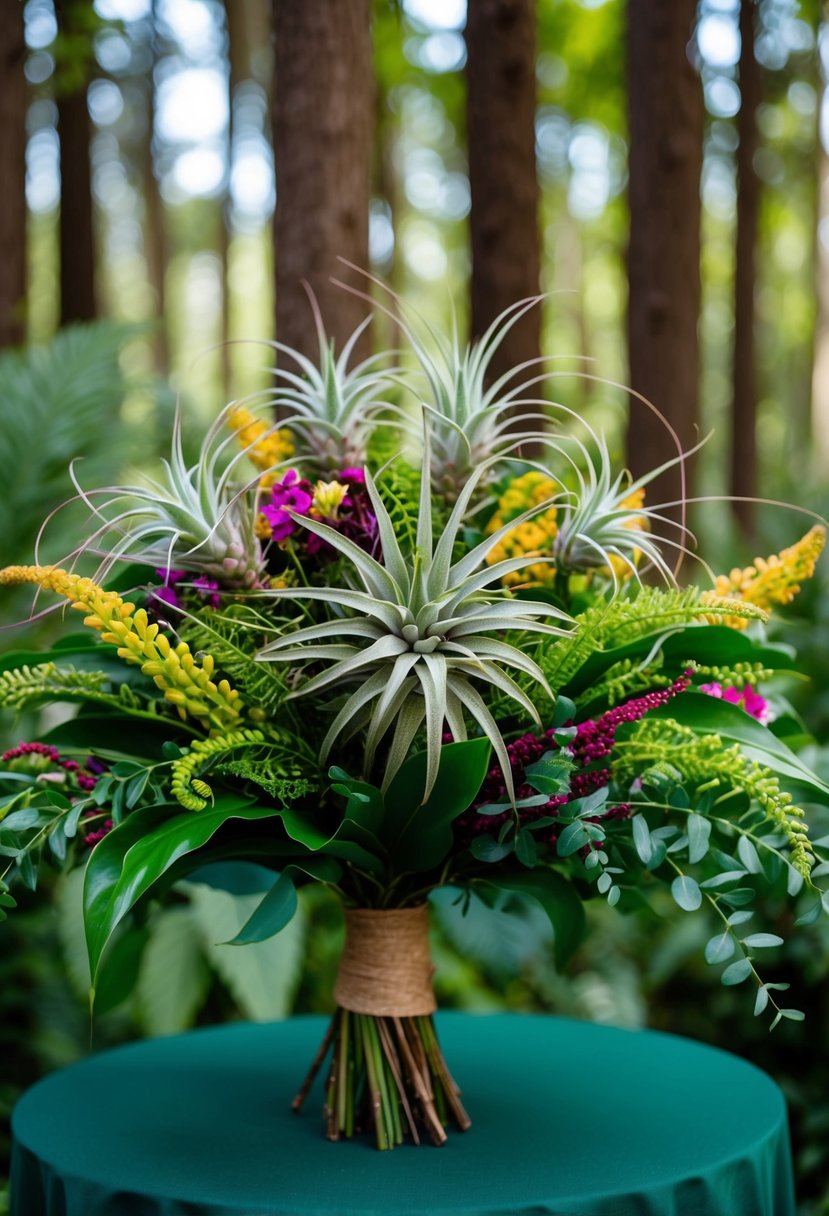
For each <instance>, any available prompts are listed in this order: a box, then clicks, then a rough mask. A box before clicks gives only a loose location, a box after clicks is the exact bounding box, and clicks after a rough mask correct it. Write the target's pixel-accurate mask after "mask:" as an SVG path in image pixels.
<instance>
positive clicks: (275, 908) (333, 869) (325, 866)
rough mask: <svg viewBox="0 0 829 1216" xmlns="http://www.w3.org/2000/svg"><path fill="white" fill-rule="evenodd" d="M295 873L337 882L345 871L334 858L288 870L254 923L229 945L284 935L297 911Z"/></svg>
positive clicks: (262, 905)
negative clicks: (342, 870) (286, 927)
mask: <svg viewBox="0 0 829 1216" xmlns="http://www.w3.org/2000/svg"><path fill="white" fill-rule="evenodd" d="M295 873H305V874H308V875H310V876H311V877H313V878H315V879H317V880H318V881H323V882H336V881H337V879H338V878H339V877H340V873H341V871H340V867H339V866H338V865H337V863H336V861H334V859H333V858H331V857H319V858H310V859H308V860H307V861H304V862H301V863H300V864H298V865H296V866H287V867H286V868H285V870H283V872H282V873H281V874H280V875H279V876H278V878H277V879H276V882H275V883H274V884H273V886H272V887H271V889H270V890H269V891H268V893H267V894H266V895H265V897H264V899H263V900H262V902H261V903H260V904H259V905H258V906H257V908H256V911H255V912H254V913H253V915H252V916H251V918H250V920H248V921H247V922H246V923H245V924H244V925H243V926H242V928H241V929H240V930H239V932H238V933H237V934H236V936H235V937H234V938H231V940H230V941H229V942H228V943H227V945H229V946H244V945H248V944H249V943H250V942H263V941H266V940H267V939H268V938H269V937H275V936H276V934H277V933H281V932H282V930H283V929H284V928H285V926H286V925H287V924H288V923H289V921H291V920H293V917H294V915H295V913H296V910H297V898H296V888H295V887H294V884H293V881H292V878H291V875H292V874H295Z"/></svg>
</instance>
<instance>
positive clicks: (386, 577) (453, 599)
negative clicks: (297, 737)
mask: <svg viewBox="0 0 829 1216" xmlns="http://www.w3.org/2000/svg"><path fill="white" fill-rule="evenodd" d="M428 458H429V440H428V436H427V438H426V441H425V461H424V468H428ZM487 471H488V470H487V469H486V467H482V468H479V469H478V470H476V471H475V472H474V473H473V474H472V475H471V477H469V479H468V480H467V481H466V483H465V484H464V485H463V487H462V489H461V491H460V493H459V495H458V498H457V501H456V503H455V506H454V508H453V510H452V513H451V516H450V518H449V521H448V523H447V525H446V527H445V529H444V531H443V532H442V534H441V536H440V538H439V539H437V541H435V538H434V537H433V534H432V504H431V488H430V484H429V478H428V477H427V476H424V477H423V478H422V480H421V490H420V502H419V517H418V525H417V537H416V545H415V549H414V552H413V554H412V555H411V556H409V555H408V554H406V553H404V551H403V550H402V549H401V547H400V545H399V543H398V540H397V537H396V535H395V532H394V528H393V526H392V521H391V518H390V516H389V513H388V511H387V510H386V507H385V505H384V503H383V500H382V498H381V497H380V495H379V493H378V490H377V487H376V485H375V483H374V480H373V479H372V477H371V474H370V473H369V472H368V471H366V487H367V490H368V493H369V495H370V498H371V502H372V506H373V509H374V512H375V514H376V517H377V524H378V532H379V538H380V546H381V551H382V561H376V560H375V559H374V558H372V557H370V556H369V555H368V554H366V553H365V552H364V551H363V550H362V549H360V548H359V547H358V546H357V545H355V544H354V543H353V542H352V541H350V540H348V539H347V538H346V537H344V536H342V535H341V534H340V533H338V532H336V531H335V530H334V529H332V528H330V527H328V526H327V525H326V524H323V523H320V522H319V521H318V520H315V519H308V518H304V517H303V518H300V517H297V522H298V523H301V524H302V525H303V526H304V527H306V528H308V529H309V530H310V531H311V532H314V533H315V534H316V535H317V536H319V537H320V538H321V539H323V540H325V541H327V542H328V544H330V545H331V547H332V548H333V549H335V550H336V551H337V553H338V554H339V555H340V556H341V557H342V558H343V559H344V561H345V563H346V564H347V567H348V568H349V574H350V575H351V577H350V579H349V581H348V582H347V583H345V584H344V585H342V586H330V587H286V588H280V589H278V590H273V591H269V592H267V593H263V594H267V595H270V596H277V597H290V598H292V599H295V600H303V599H304V600H319V601H321V602H322V603H324V604H325V605H326V607H327V608H328V609H329V610H330V612H331V617H330V619H329V620H327V621H323V622H322V623H319V624H314V625H310V626H307V627H305V628H302V629H299V630H297V631H296V632H295V633H292V634H291V635H290V636H288V637H283V638H279V639H278V640H277V641H275V642H272V643H270V644H269V645H267V646H266V647H264V648H263V649H262V650H260V651H259V653H258V655H257V657H258V658H259V659H260V660H263V661H266V662H282V663H291V664H299V663H303V664H304V663H317V662H319V661H326V662H329V663H330V666H328V667H326V669H325V670H324V671H322V672H319V673H317V674H315V675H313V676H312V677H311V678H310V679H309V680H307V681H306V682H305V684H304V685H302V686H301V687H300V688H297V689H295V690H294V691H293V692H292V693H291V694H290V697H303V696H309V695H313V694H315V693H320V692H323V691H324V690H327V689H331V690H335V691H337V692H339V691H340V690H341V689H343V687H344V686H347V685H350V684H356V687H355V688H354V689H353V690H352V691H350V692H349V693H348V695H347V697H346V700H345V703H344V704H343V705H342V707H341V708H340V709H339V711H338V712H337V714H336V716H335V718H334V720H333V722H332V723H331V726H330V729H329V730H328V733H327V735H326V737H325V739H324V740H323V744H322V748H321V757H320V758H321V760H322V761H323V762H324V761H325V759H326V758H327V756H328V754H329V752H330V751H331V749H332V747H333V746H334V744H335V743H342V742H343V741H344V740H346V739H348V738H350V737H352V736H353V735H354V734H356V733H357V732H358V731H359V730H360V729H362V728H364V727H365V729H366V738H365V754H364V772H365V773H366V775H367V774H368V773H369V772H370V771H371V768H372V765H373V763H374V758H375V754H376V752H377V749H378V747H379V745H380V743H381V741H382V740H383V739H384V738H385V736H386V735H387V733H388V732H389V731H390V730H391V729H392V727H393V728H394V730H393V734H392V739H391V744H390V747H389V751H388V756H387V760H386V765H385V774H384V781H383V786H384V788H386V787H387V786H388V784H389V782H390V781H391V779H392V777H393V776H394V774H395V772H396V771H397V769H398V768H399V767H400V765H401V764H402V762H403V760H404V759H405V758H406V755H407V753H408V751H409V749H410V747H411V745H412V743H413V742H414V740H415V736H416V735H417V733H418V731H419V730H420V728H421V726H424V725H425V739H426V753H427V766H426V767H427V776H426V789H425V793H424V798H425V797H428V795H429V793H430V791H431V789H432V787H433V785H434V782H435V779H436V777H437V773H438V766H439V763H440V750H441V743H442V737H443V732H444V730H445V729H446V728H447V727H448V729H449V731H450V732H451V734H452V736H453V737H454V738H455V739H456V740H463V739H466V738H467V725H466V715H467V714H468V715H469V717H470V718H471V719H472V721H473V722H474V723H475V725H476V727H478V728H479V729H480V731H481V732H482V733H483V734H484V735H485V736H486V737H487V738H488V739H489V741H490V743H491V744H492V747H493V750H494V752H495V755H496V756H497V758H498V761H499V762H500V765H501V768H502V770H503V774H504V779H505V782H506V785H507V790H508V793H509V797H510V799H511V800H514V797H515V793H514V790H513V787H512V779H511V772H510V764H509V758H508V755H507V749H506V745H505V743H504V740H503V738H502V736H501V733H500V731H499V729H498V726H497V724H496V722H495V719H494V718H493V716H492V714H491V713H490V711H489V709H488V708H487V705H486V703H485V700H484V698H483V696H482V695H481V692H480V691H479V689H480V686H481V685H488V686H490V687H494V688H495V689H497V690H498V692H499V693H501V694H504V695H506V696H507V697H509V698H511V699H512V700H513V701H515V702H517V703H518V704H519V705H520V706H521V708H522V709H523V710H524V711H525V712H526V713H527V714H528V715H529V716H530V717H531V718H532V720H533V721H534V722H536V723H537V724H538V725H541V723H540V721H539V716H538V712H537V710H536V709H535V706H534V705H533V703H532V701H531V700H530V699H529V697H528V696H527V695H526V693H525V692H524V691H523V690H522V689H521V688H520V687H519V686H518V684H517V683H516V681H515V680H514V679H513V678H512V677H511V676H510V675H509V674H508V671H507V670H506V669H508V668H512V669H513V670H514V671H517V672H521V673H522V674H523V675H525V676H529V677H530V679H531V680H534V681H536V682H537V683H538V684H539V685H540V686H541V688H542V689H543V691H544V694H545V696H546V697H549V698H552V696H553V694H552V692H551V690H550V688H549V687H548V685H547V682H546V680H545V678H544V675H543V673H542V671H541V669H540V668H539V667H538V665H537V664H536V663H535V662H533V660H532V659H531V658H529V656H528V655H526V654H524V653H523V652H522V650H521V649H519V646H518V645H514V644H512V643H510V642H508V641H506V640H505V639H504V636H503V635H504V634H505V633H513V634H516V633H517V634H520V633H536V634H539V633H542V634H547V635H553V636H562V635H564V634H567V633H569V632H570V629H571V628H572V627H573V624H574V623H573V621H572V619H571V618H570V617H568V616H567V615H566V613H563V612H561V611H559V610H558V609H557V608H554V607H552V606H551V605H550V604H547V603H540V602H536V601H532V600H520V599H516V598H513V596H511V595H510V594H509V593H508V592H505V591H503V590H502V589H500V588H498V583H499V580H500V579H501V578H502V577H503V575H505V574H508V573H510V572H511V571H516V570H520V569H521V568H522V567H524V566H526V565H527V560H528V559H527V558H526V557H522V558H511V559H508V560H505V561H500V562H496V563H495V564H493V565H491V566H487V565H486V558H487V555H488V553H489V552H490V550H491V549H492V548H493V547H494V546H495V545H497V544H498V543H499V542H500V541H501V540H502V538H503V536H504V535H505V533H506V532H507V531H508V530H509V529H510V528H513V527H515V525H516V523H521V522H523V520H525V519H529V518H531V517H532V516H533V515H534V514H536V513H537V512H538V511H542V510H545V509H546V508H547V507H549V506H550V502H545V503H541V504H539V505H538V506H536V507H534V508H532V509H531V510H529V511H526V512H525V513H524V514H523V515H522V516H520V517H519V518H518V520H512V521H510V523H509V525H508V526H507V527H505V528H502V529H500V530H499V531H498V532H496V533H494V534H493V535H492V536H489V537H487V538H486V540H484V541H482V542H481V543H480V544H479V545H477V546H476V547H475V548H473V549H472V550H470V552H468V553H467V554H466V555H465V556H463V557H461V558H459V559H458V560H457V561H454V560H453V550H454V548H455V542H456V540H457V538H458V536H459V533H460V531H461V528H462V527H463V524H464V516H465V514H466V512H467V510H468V508H469V504H470V501H471V499H472V497H473V495H474V493H475V490H476V488H477V486H478V483H479V482H480V480H481V478H482V477H483V476H484V475H485V474H486V472H487ZM542 618H547V619H546V620H545V619H542ZM549 618H556V619H557V620H558V622H559V623H558V624H556V625H553V624H550V623H549Z"/></svg>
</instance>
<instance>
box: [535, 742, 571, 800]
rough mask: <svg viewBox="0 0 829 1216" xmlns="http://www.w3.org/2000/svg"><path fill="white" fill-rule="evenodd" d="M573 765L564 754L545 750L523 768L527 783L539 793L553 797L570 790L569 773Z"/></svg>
mask: <svg viewBox="0 0 829 1216" xmlns="http://www.w3.org/2000/svg"><path fill="white" fill-rule="evenodd" d="M574 768H575V765H574V764H573V761H572V760H569V759H568V758H567V757H566V756H561V755H559V754H557V753H556V752H547V753H546V754H545V755H543V756H542V757H541V759H540V760H536V762H535V764H530V765H529V766H528V767H527V768H526V769H525V770H524V776H525V778H526V781H527V784H528V785H531V786H532V788H533V789H534V790H538V791H539V792H540V793H543V794H548V795H549V796H550V797H554V796H556V795H558V794H567V793H569V792H570V774H571V773H572V771H573V769H574Z"/></svg>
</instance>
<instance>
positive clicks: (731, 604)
mask: <svg viewBox="0 0 829 1216" xmlns="http://www.w3.org/2000/svg"><path fill="white" fill-rule="evenodd" d="M735 615H740V616H741V617H742V619H744V620H746V621H748V620H759V621H765V620H768V616H767V614H766V613H765V612H763V611H762V609H758V608H756V607H755V605H753V604H746V603H743V602H742V601H739V600H732V599H727V598H721V597H718V596H714V595H712V594H711V593H710V592H704V591H700V590H699V588H697V587H688V588H686V589H684V590H680V589H679V588H674V587H639V588H638V590H637V592H636V594H634V595H630V596H629V595H619V596H617V597H616V598H615V599H612V600H610V601H609V602H608V603H604V604H595V605H593V606H592V607H590V608H588V609H587V610H586V611H585V612H582V613H581V614H580V615H579V616H577V617H576V621H577V622H578V628H577V629H576V630H575V631H574V632H573V633H571V634H570V635H569V636H568V637H563V638H559V639H557V640H556V641H555V642H554V643H553V644H552V645H550V646H547V647H546V649H545V651H544V654H543V656H542V658H541V659H540V660H539V663H540V666H541V669H542V671H543V672H544V674H545V676H546V677H547V680H548V682H549V684H550V686H551V687H552V688H563V687H564V686H565V685H566V684H567V683H569V681H570V680H571V679H572V678H573V676H574V675H575V674H576V672H577V671H578V670H579V668H580V667H581V666H582V665H583V664H584V663H585V662H586V661H587V659H589V658H590V656H591V655H592V654H595V653H596V651H600V650H613V649H614V648H615V647H617V646H624V645H626V644H627V643H628V642H635V641H637V640H638V639H639V638H644V637H649V636H650V635H651V634H657V633H661V632H663V631H664V630H668V629H677V628H681V627H682V626H683V625H694V624H700V625H701V624H704V623H706V622H710V621H711V620H712V618H713V619H719V618H722V619H723V620H725V619H726V618H729V617H733V616H735Z"/></svg>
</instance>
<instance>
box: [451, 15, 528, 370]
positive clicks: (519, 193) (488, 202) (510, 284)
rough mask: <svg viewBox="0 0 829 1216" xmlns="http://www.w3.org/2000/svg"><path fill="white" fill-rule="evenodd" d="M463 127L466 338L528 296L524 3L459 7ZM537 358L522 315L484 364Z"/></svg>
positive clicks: (500, 365)
mask: <svg viewBox="0 0 829 1216" xmlns="http://www.w3.org/2000/svg"><path fill="white" fill-rule="evenodd" d="M466 49H467V60H466V80H467V127H468V144H469V187H470V193H471V211H470V231H471V240H472V281H471V297H472V298H471V306H472V315H471V333H472V337H474V338H477V337H480V336H481V334H482V333H484V331H485V330H486V329H487V327H488V326H489V324H490V322H492V321H493V320H494V319H495V317H497V316H498V314H499V313H501V312H503V310H504V309H505V308H507V307H508V306H509V305H510V304H514V303H515V302H516V301H517V300H522V299H526V298H527V297H528V296H534V295H537V294H538V290H539V273H540V236H539V216H538V204H539V191H538V177H537V174H536V164H535V104H536V87H535V61H536V19H535V3H534V0H469V4H468V8H467V19H466ZM540 351H541V312H540V309H539V308H533V309H531V310H530V311H529V312H528V313H527V314H526V315H525V316H524V317H523V318H522V319H521V321H519V322H518V324H516V325H515V326H513V328H512V329H511V330H510V332H509V333H508V334H507V336H506V338H505V339H504V342H503V343H502V345H501V346H500V348H499V349H498V351H497V352H496V354H495V357H494V358H493V361H492V365H491V369H490V375H491V377H492V378H493V379H495V378H497V377H498V376H499V375H501V374H502V373H504V372H506V371H509V370H510V368H513V367H516V366H517V365H518V364H519V363H523V362H524V361H526V360H528V359H535V358H537V357H538V356H539V354H540Z"/></svg>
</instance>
